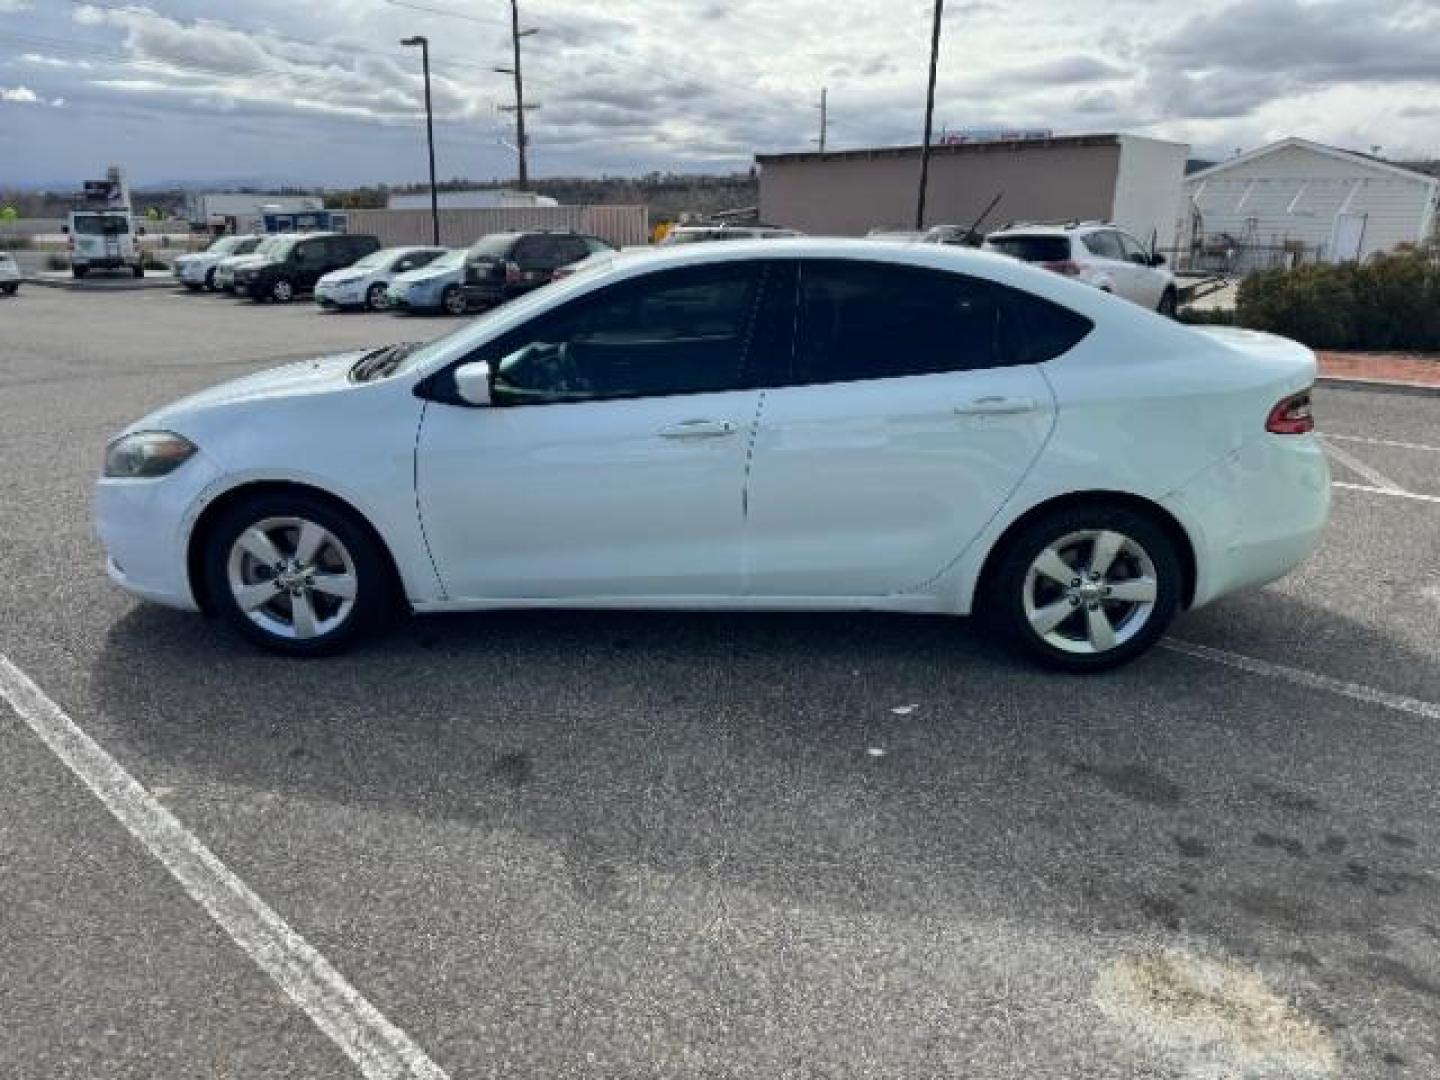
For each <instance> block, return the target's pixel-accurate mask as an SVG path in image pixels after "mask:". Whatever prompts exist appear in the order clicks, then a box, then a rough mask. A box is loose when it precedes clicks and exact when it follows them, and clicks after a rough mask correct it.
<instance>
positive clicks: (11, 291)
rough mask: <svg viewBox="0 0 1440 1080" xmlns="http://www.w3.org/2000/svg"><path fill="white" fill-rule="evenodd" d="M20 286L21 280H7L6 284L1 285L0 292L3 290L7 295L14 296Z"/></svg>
mask: <svg viewBox="0 0 1440 1080" xmlns="http://www.w3.org/2000/svg"><path fill="white" fill-rule="evenodd" d="M19 288H20V283H19V282H17V281H11V282H7V283H6V284H4V285H0V292H3V293H4V294H5V295H6V296H14V295H15V293H16V290H18V289H19Z"/></svg>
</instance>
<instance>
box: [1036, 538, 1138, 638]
mask: <svg viewBox="0 0 1440 1080" xmlns="http://www.w3.org/2000/svg"><path fill="white" fill-rule="evenodd" d="M1158 588H1159V583H1158V580H1157V578H1156V576H1155V564H1154V562H1152V561H1151V559H1150V555H1149V553H1148V552H1146V550H1145V549H1144V548H1143V547H1141V546H1140V544H1139V543H1138V542H1137V541H1136V540H1134V539H1133V538H1131V537H1129V536H1126V535H1125V534H1124V533H1120V532H1116V531H1115V530H1113V529H1085V530H1082V531H1080V532H1072V533H1067V534H1066V535H1065V536H1062V537H1060V538H1059V539H1058V540H1055V541H1053V542H1052V543H1051V544H1049V545H1048V546H1047V547H1045V548H1044V549H1043V550H1042V551H1041V552H1040V554H1038V555H1036V556H1035V559H1034V561H1033V562H1031V564H1030V569H1029V570H1028V571H1027V572H1026V574H1025V595H1024V598H1023V599H1024V606H1025V618H1026V620H1027V621H1028V622H1029V623H1030V627H1031V629H1033V630H1034V631H1035V633H1036V634H1038V635H1039V636H1040V638H1041V639H1042V640H1043V641H1044V642H1045V643H1046V644H1047V645H1051V646H1053V647H1054V648H1057V649H1060V650H1061V651H1063V652H1068V653H1080V654H1091V655H1094V654H1099V653H1106V652H1110V651H1111V650H1112V649H1116V648H1119V647H1120V646H1121V645H1124V644H1125V643H1126V642H1127V641H1129V640H1130V639H1131V638H1133V637H1134V636H1135V635H1136V634H1138V633H1139V632H1140V631H1141V629H1143V628H1144V626H1145V624H1146V623H1148V622H1149V621H1150V615H1151V613H1152V612H1153V611H1154V610H1155V597H1156V595H1157V590H1158Z"/></svg>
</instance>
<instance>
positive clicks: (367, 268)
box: [315, 247, 446, 311]
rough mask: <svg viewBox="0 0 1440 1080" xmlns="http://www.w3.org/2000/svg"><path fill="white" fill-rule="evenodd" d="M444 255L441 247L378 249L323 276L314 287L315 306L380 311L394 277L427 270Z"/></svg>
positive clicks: (443, 249)
mask: <svg viewBox="0 0 1440 1080" xmlns="http://www.w3.org/2000/svg"><path fill="white" fill-rule="evenodd" d="M445 251H446V249H445V248H440V247H393V248H381V249H380V250H379V251H376V252H373V253H371V254H369V255H366V256H365V257H364V258H363V259H361V260H360V261H359V262H355V263H351V264H350V265H349V266H347V267H344V268H343V269H340V270H332V271H331V272H330V273H328V274H326V275H324V276H323V277H322V278H321V279H320V280H319V281H317V282H316V283H315V302H316V303H317V304H319V305H320V306H321V307H325V308H368V309H369V310H371V311H379V310H380V309H381V308H383V307H384V306H385V292H386V290H387V289H389V287H390V282H391V281H392V280H393V279H394V278H395V277H396V276H397V275H399V274H403V273H406V272H407V271H410V270H418V269H420V268H422V267H425V266H429V265H430V264H431V263H432V262H434V261H435V259H436V258H438V257H439V256H441V255H443V254H445Z"/></svg>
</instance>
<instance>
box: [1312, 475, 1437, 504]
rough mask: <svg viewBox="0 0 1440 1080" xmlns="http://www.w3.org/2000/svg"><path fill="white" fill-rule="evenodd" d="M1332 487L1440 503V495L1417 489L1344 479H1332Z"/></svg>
mask: <svg viewBox="0 0 1440 1080" xmlns="http://www.w3.org/2000/svg"><path fill="white" fill-rule="evenodd" d="M1330 486H1331V487H1337V488H1340V489H1341V490H1343V491H1366V492H1369V493H1370V494H1371V495H1390V496H1392V497H1394V498H1396V499H1414V500H1415V501H1417V502H1427V503H1440V495H1421V494H1420V493H1419V492H1415V491H1398V490H1396V489H1395V488H1384V487H1370V486H1369V485H1368V484H1350V483H1346V482H1345V481H1344V480H1331V481H1330Z"/></svg>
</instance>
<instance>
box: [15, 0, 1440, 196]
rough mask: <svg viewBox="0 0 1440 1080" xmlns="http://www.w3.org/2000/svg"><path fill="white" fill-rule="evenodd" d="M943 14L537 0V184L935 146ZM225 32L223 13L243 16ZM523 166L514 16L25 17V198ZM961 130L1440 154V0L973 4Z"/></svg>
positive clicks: (275, 12)
mask: <svg viewBox="0 0 1440 1080" xmlns="http://www.w3.org/2000/svg"><path fill="white" fill-rule="evenodd" d="M930 6H931V5H930V0H604V2H603V3H596V2H594V0H590V2H584V0H522V16H523V24H524V25H526V26H534V27H536V28H538V30H539V33H538V34H537V35H535V36H534V37H530V38H527V39H526V42H525V48H526V52H525V60H524V63H525V70H526V94H527V97H528V98H529V99H532V100H535V101H538V102H539V103H540V104H541V106H542V107H541V108H540V109H539V110H538V111H536V112H534V113H532V114H530V124H531V129H532V130H531V139H532V155H533V164H532V172H533V173H535V174H537V175H559V174H567V175H573V174H583V173H599V172H611V173H627V174H628V173H637V172H644V171H648V170H650V169H662V170H682V171H688V170H697V171H698V170H708V169H731V168H743V167H745V166H746V165H748V163H749V162H750V160H751V155H752V154H753V153H755V152H756V151H775V150H795V149H804V148H806V146H807V140H809V139H810V138H812V137H813V136H814V134H815V126H816V121H817V114H816V110H815V109H814V107H813V105H814V102H815V100H816V99H817V97H818V94H819V90H820V87H821V86H822V85H827V86H828V87H829V88H830V113H831V118H832V122H833V123H832V127H831V130H830V145H831V146H832V147H834V148H843V147H849V146H867V145H876V144H887V143H907V142H909V143H913V142H917V141H918V140H919V135H920V126H921V119H922V108H923V103H924V94H925V66H926V60H927V53H928V47H929V31H930V26H929V17H930ZM222 12H223V15H222V14H221V13H222ZM417 33H418V34H425V35H428V36H429V37H430V39H431V42H432V67H433V72H434V94H435V109H436V116H437V131H436V142H437V156H438V159H439V160H438V165H439V172H440V174H441V175H442V176H445V177H449V176H467V177H471V178H475V179H489V178H491V177H505V176H508V175H509V174H510V172H511V171H512V169H513V152H512V151H511V150H510V149H508V148H507V147H506V145H505V140H506V139H507V138H508V137H509V135H508V131H509V127H508V124H509V122H508V119H507V117H506V116H505V115H504V114H502V113H499V112H497V111H496V106H497V105H498V104H501V103H504V102H506V101H508V100H509V94H510V86H509V82H508V77H507V76H505V75H501V74H497V73H495V72H494V71H492V70H491V69H492V68H493V67H495V66H496V65H500V64H504V63H506V62H507V61H508V58H509V6H508V4H507V3H506V0H309V2H303V3H302V2H299V0H248V2H247V3H244V4H234V3H224V4H221V3H216V2H214V0H203V2H202V0H149V2H148V3H147V4H145V5H140V4H133V5H132V4H127V3H125V2H124V0H94V2H92V3H85V2H80V0H75V2H72V0H0V184H6V183H12V184H13V183H27V184H37V183H41V184H43V183H61V184H73V183H75V182H76V181H78V180H80V179H83V178H86V177H91V176H96V175H99V174H100V170H101V169H102V168H103V166H104V165H105V164H107V163H109V162H118V163H123V164H125V165H126V166H127V168H128V169H129V172H130V175H131V177H132V179H133V180H134V181H135V182H138V183H142V184H143V183H157V182H164V181H174V180H188V181H206V180H216V179H226V180H238V179H249V178H254V179H260V180H265V181H268V182H277V181H290V182H297V183H307V184H332V185H339V184H345V185H348V184H359V183H375V182H380V181H390V182H397V181H411V180H419V179H421V178H422V177H423V174H424V157H423V153H422V141H421V140H422V139H423V135H422V128H421V124H420V117H421V116H422V115H423V112H422V111H421V110H422V109H423V106H422V98H421V79H420V75H419V57H418V55H417V54H416V53H415V52H414V51H409V50H405V49H402V48H400V46H399V45H398V41H399V39H400V38H402V37H404V36H407V35H410V34H417ZM942 48H943V51H942V62H941V69H940V78H939V87H938V91H937V97H938V103H937V108H936V122H937V124H940V125H948V126H950V127H992V126H1002V125H1003V126H1025V127H1048V128H1053V129H1054V130H1055V131H1057V132H1060V133H1081V132H1093V131H1113V130H1123V131H1133V132H1138V133H1145V134H1153V135H1157V136H1161V137H1165V138H1172V139H1177V140H1181V141H1185V142H1189V143H1191V144H1192V146H1193V147H1194V153H1195V154H1196V156H1205V157H1219V156H1225V155H1228V154H1229V153H1232V152H1234V150H1235V149H1237V148H1240V147H1245V148H1249V147H1253V146H1256V145H1259V144H1261V143H1263V142H1266V141H1268V140H1270V139H1274V138H1279V137H1282V136H1285V135H1303V136H1307V137H1309V138H1313V139H1318V140H1321V141H1324V142H1330V143H1335V144H1338V145H1342V146H1347V147H1350V148H1354V149H1363V150H1368V149H1370V148H1371V147H1374V146H1380V147H1382V148H1383V149H1382V151H1381V152H1382V153H1383V154H1384V155H1385V156H1389V157H1401V158H1403V157H1431V156H1440V0H1233V2H1231V3H1229V4H1228V5H1227V4H1226V3H1224V2H1223V0H1215V2H1212V3H1204V4H1202V3H1189V2H1187V3H1181V2H1179V0H969V2H966V0H950V3H949V4H948V6H947V12H946V20H945V30H944V44H943V47H942Z"/></svg>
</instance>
